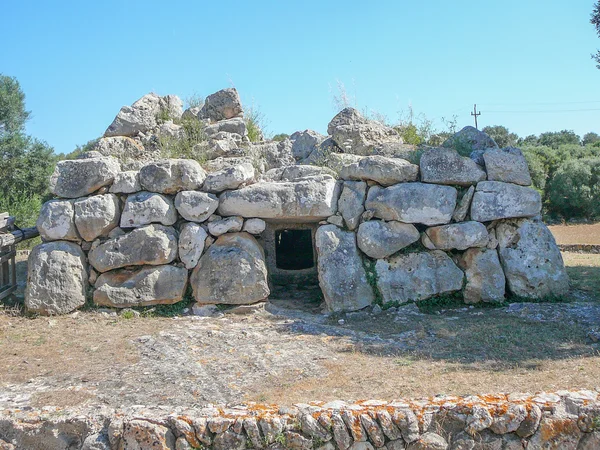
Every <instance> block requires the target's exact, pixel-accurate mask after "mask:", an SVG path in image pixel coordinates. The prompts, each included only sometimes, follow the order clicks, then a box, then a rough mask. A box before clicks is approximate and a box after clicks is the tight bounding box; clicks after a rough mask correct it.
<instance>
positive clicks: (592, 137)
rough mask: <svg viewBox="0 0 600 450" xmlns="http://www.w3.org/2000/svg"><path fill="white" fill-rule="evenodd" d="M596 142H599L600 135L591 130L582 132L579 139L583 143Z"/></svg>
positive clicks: (592, 143)
mask: <svg viewBox="0 0 600 450" xmlns="http://www.w3.org/2000/svg"><path fill="white" fill-rule="evenodd" d="M598 142H600V135H598V134H597V133H592V132H590V133H586V134H584V135H583V140H582V141H581V143H582V144H583V145H594V144H596V143H598Z"/></svg>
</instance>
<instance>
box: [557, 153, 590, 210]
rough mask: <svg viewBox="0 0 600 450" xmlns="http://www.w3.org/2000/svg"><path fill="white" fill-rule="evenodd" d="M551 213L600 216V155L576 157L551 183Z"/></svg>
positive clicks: (561, 169) (565, 164)
mask: <svg viewBox="0 0 600 450" xmlns="http://www.w3.org/2000/svg"><path fill="white" fill-rule="evenodd" d="M548 200H549V205H550V206H549V208H550V212H551V213H556V214H560V215H561V216H563V217H566V218H571V217H600V157H599V158H584V159H572V160H568V161H566V162H564V163H563V164H562V165H560V167H559V168H558V169H557V170H556V173H555V174H554V176H553V177H552V180H551V181H550V182H549V183H548Z"/></svg>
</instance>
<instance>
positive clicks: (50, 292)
mask: <svg viewBox="0 0 600 450" xmlns="http://www.w3.org/2000/svg"><path fill="white" fill-rule="evenodd" d="M27 265H28V273H27V287H26V288H25V306H26V307H27V309H28V310H29V311H32V312H36V313H38V314H42V315H53V314H67V313H69V312H71V311H73V310H74V309H76V308H79V307H80V306H82V305H83V304H84V303H85V296H86V291H87V287H88V273H87V263H86V260H85V254H84V253H83V250H81V247H79V246H78V245H77V244H74V243H72V242H65V241H55V242H46V243H43V244H40V245H37V246H35V247H34V248H33V250H32V251H31V253H30V255H29V259H28V262H27Z"/></svg>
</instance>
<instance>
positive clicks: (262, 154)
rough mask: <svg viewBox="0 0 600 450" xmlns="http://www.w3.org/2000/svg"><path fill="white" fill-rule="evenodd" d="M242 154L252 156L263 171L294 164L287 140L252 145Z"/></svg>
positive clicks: (290, 144) (290, 143) (289, 142)
mask: <svg viewBox="0 0 600 450" xmlns="http://www.w3.org/2000/svg"><path fill="white" fill-rule="evenodd" d="M244 153H246V154H249V155H253V156H254V159H255V161H260V164H261V165H262V166H263V167H264V170H265V171H266V170H269V169H273V168H276V167H287V166H291V165H294V164H295V163H296V161H295V160H294V157H293V156H292V142H291V141H290V140H289V139H285V140H283V141H281V142H264V143H262V142H261V143H252V144H250V146H249V147H248V150H247V151H245V152H244Z"/></svg>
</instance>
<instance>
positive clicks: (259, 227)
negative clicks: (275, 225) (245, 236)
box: [242, 218, 267, 235]
mask: <svg viewBox="0 0 600 450" xmlns="http://www.w3.org/2000/svg"><path fill="white" fill-rule="evenodd" d="M266 226H267V224H266V223H265V221H264V220H262V219H256V218H253V219H247V220H246V221H245V222H244V227H243V228H242V231H246V232H247V233H250V234H254V235H258V234H261V233H262V232H263V231H265V228H266Z"/></svg>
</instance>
